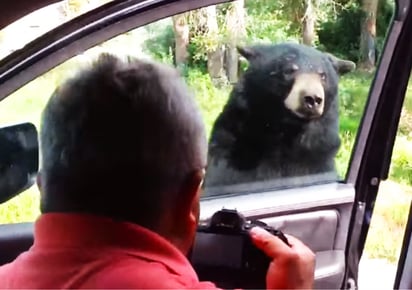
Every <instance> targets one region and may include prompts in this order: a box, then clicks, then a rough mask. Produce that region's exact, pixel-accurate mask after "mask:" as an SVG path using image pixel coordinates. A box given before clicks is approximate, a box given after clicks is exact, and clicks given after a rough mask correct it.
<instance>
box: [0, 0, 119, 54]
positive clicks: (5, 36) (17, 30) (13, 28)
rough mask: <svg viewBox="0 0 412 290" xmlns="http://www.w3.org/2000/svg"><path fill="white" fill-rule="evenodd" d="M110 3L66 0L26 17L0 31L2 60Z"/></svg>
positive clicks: (98, 0) (106, 0) (103, 0)
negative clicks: (53, 30)
mask: <svg viewBox="0 0 412 290" xmlns="http://www.w3.org/2000/svg"><path fill="white" fill-rule="evenodd" d="M110 1H112V0H64V1H59V2H58V3H55V4H52V5H48V6H46V7H44V8H42V9H39V10H35V11H33V12H31V13H29V14H27V15H25V16H24V17H22V18H21V19H19V20H17V21H15V22H13V23H11V24H9V25H8V26H6V27H4V28H3V29H1V30H0V43H1V45H0V60H1V59H2V58H4V57H6V56H7V55H9V54H10V53H12V52H14V51H16V50H19V49H21V48H23V47H24V46H25V45H27V44H28V43H29V42H30V41H32V40H34V39H36V38H37V37H39V36H40V35H42V34H44V33H46V32H48V31H50V30H52V29H53V28H55V27H57V26H59V25H61V24H63V23H65V22H68V21H70V20H71V19H73V18H75V17H76V16H78V15H80V14H83V13H86V12H88V11H90V10H92V9H94V8H96V7H98V6H101V5H103V4H105V3H107V2H110ZM16 35H18V37H16Z"/></svg>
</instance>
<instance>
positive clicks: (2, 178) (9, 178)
mask: <svg viewBox="0 0 412 290" xmlns="http://www.w3.org/2000/svg"><path fill="white" fill-rule="evenodd" d="M38 167H39V142H38V138H37V130H36V127H35V126H34V125H33V124H31V123H22V124H18V125H13V126H8V127H3V128H0V204H2V203H4V202H6V201H8V200H10V199H11V198H13V197H15V196H16V195H18V194H19V193H21V192H22V191H24V190H26V189H27V188H29V187H30V186H32V185H33V184H34V182H35V177H36V174H37V171H38Z"/></svg>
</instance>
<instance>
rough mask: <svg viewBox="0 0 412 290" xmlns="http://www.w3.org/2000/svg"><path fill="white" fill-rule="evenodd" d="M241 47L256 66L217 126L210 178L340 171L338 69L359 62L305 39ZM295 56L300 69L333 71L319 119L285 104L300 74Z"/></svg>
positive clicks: (226, 180) (211, 182) (220, 181)
mask: <svg viewBox="0 0 412 290" xmlns="http://www.w3.org/2000/svg"><path fill="white" fill-rule="evenodd" d="M239 51H240V53H241V54H242V55H243V56H245V57H246V58H247V59H248V60H249V68H248V69H247V71H246V72H245V73H244V74H243V76H242V78H241V79H240V80H239V82H238V83H237V84H236V86H235V87H234V89H233V91H232V92H231V95H230V97H229V100H228V102H227V104H226V105H225V107H224V108H223V111H222V113H221V114H220V115H219V117H218V118H217V120H216V122H215V124H214V127H213V129H212V133H211V137H210V143H209V157H208V158H209V159H208V169H207V176H206V183H205V184H206V186H216V185H229V184H236V183H245V182H253V181H263V180H274V179H279V180H282V179H283V181H284V180H285V178H286V177H297V176H299V177H300V178H299V180H300V181H299V182H307V181H310V180H311V177H310V176H313V174H315V175H317V176H318V177H319V176H320V175H322V174H326V176H328V177H327V178H329V179H330V178H336V177H337V176H336V169H335V162H334V158H335V155H336V153H337V151H338V149H339V146H340V138H339V134H338V133H339V115H338V80H339V75H338V72H339V73H340V74H343V73H346V72H349V71H351V70H353V68H354V64H353V63H351V62H347V61H343V60H339V59H337V58H335V57H333V56H332V55H330V54H325V53H322V52H320V51H318V50H316V49H314V48H310V47H307V46H303V45H298V44H286V43H285V44H277V45H260V46H254V47H250V48H239ZM293 63H295V64H297V65H298V66H299V70H298V72H297V74H299V73H305V72H306V73H307V72H319V71H322V72H324V74H325V76H326V79H325V80H324V82H323V87H324V91H325V108H324V112H323V115H322V116H321V117H320V118H318V119H311V120H307V119H302V118H299V117H297V116H296V115H295V114H293V113H292V112H291V111H290V110H288V109H287V108H286V107H285V105H284V100H285V98H286V96H287V95H288V94H289V92H290V90H291V88H292V85H293V82H294V77H292V76H291V74H290V66H291V65H292V64H293ZM294 75H296V74H294ZM319 174H320V175H319ZM303 177H305V179H309V180H306V181H304V178H303ZM286 179H287V178H286ZM294 182H295V183H296V179H295V181H294Z"/></svg>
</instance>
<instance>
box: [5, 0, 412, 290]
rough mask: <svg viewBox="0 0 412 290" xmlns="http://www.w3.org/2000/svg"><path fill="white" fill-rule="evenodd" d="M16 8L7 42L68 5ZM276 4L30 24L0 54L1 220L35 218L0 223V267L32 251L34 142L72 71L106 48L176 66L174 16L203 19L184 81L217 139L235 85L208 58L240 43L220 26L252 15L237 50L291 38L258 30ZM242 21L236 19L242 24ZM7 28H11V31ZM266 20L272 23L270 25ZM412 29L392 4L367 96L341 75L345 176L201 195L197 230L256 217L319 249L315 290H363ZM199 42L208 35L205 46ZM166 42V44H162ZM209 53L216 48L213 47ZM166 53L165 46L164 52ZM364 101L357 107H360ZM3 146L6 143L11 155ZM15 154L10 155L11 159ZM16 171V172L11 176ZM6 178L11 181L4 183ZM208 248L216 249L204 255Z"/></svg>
mask: <svg viewBox="0 0 412 290" xmlns="http://www.w3.org/2000/svg"><path fill="white" fill-rule="evenodd" d="M21 2H27V1H17V2H16V6H15V7H13V5H10V7H4V9H6V8H8V9H9V10H8V11H9V12H8V13H7V16H8V17H5V18H2V21H0V27H2V26H3V28H0V32H1V31H3V30H4V31H5V33H4V35H7V33H6V32H7V31H8V29H9V30H10V32H9V33H10V35H12V34H13V33H14V34H15V33H16V31H15V30H13V29H17V28H16V27H17V26H18V25H17V24H18V23H19V21H20V20H19V19H20V18H22V17H23V16H25V17H23V18H22V19H23V20H25V21H27V22H28V23H30V21H31V20H30V17H31V15H32V16H33V15H36V13H37V15H43V17H44V15H45V14H47V15H49V17H50V18H52V15H51V12H50V11H55V10H56V9H57V8H56V7H60V8H61V7H63V6H59V5H63V4H62V3H63V2H65V1H60V2H56V1H33V3H34V2H36V5H34V4H33V5H34V6H33V7H32V9H28V8H27V7H25V8H23V7H24V6H21V7H20V6H19V4H17V3H21ZM239 2H241V6H239ZM275 2H276V1H269V0H256V1H253V0H245V1H221V0H203V1H196V0H174V1H163V0H156V1H155V0H151V1H141V0H127V1H126V0H119V1H100V2H99V5H96V6H93V7H90V8H87V9H86V11H83V12H78V13H77V14H73V15H71V16H70V17H69V16H66V18H65V19H64V20H63V21H62V20H61V18H58V19H59V20H56V23H55V24H54V25H53V27H52V28H50V27H47V29H46V28H45V29H43V30H42V29H40V28H38V27H35V26H31V27H32V28H30V29H32V30H33V33H32V34H31V36H30V38H29V39H27V41H26V42H27V43H22V44H21V47H19V48H16V49H14V50H10V51H7V52H4V51H3V52H2V53H3V54H0V127H1V128H0V143H2V142H3V143H4V144H6V145H3V144H0V148H2V150H1V153H0V154H2V155H3V156H12V158H3V156H2V157H0V160H1V162H2V164H0V169H1V171H0V172H1V173H0V189H1V192H0V201H1V204H0V213H2V211H3V209H4V210H5V209H6V207H7V206H8V207H10V205H11V204H13V207H14V210H15V211H16V212H17V211H24V212H27V211H31V212H30V214H28V215H26V216H24V215H23V216H21V217H20V218H19V215H16V216H17V217H18V218H16V219H15V221H10V222H3V221H1V220H0V265H2V264H6V263H9V262H11V261H13V259H15V258H16V257H17V256H18V255H19V254H20V253H22V252H23V251H25V250H27V249H28V248H29V247H30V246H31V245H32V243H33V229H34V221H35V218H36V217H37V216H38V214H39V210H38V206H39V199H40V197H39V196H40V195H39V192H38V189H37V187H36V185H35V175H36V172H37V170H38V169H39V168H41V164H39V163H38V160H39V155H40V154H41V153H39V152H38V141H37V137H36V136H37V134H38V131H39V130H40V128H39V116H40V113H41V110H42V108H43V107H44V104H45V103H46V102H47V100H48V98H49V96H50V94H51V92H52V91H53V89H54V88H55V86H56V85H57V84H58V83H59V81H61V80H62V79H63V78H64V77H65V76H66V75H69V74H71V73H73V72H74V71H75V69H76V67H78V66H81V65H83V64H86V63H88V61H90V60H91V59H93V58H94V57H96V56H97V55H98V54H99V53H101V52H106V51H108V52H111V53H118V54H132V55H136V56H139V57H142V58H146V59H154V60H156V61H161V62H164V63H168V64H171V65H174V64H175V63H176V51H175V50H176V48H175V47H174V45H175V44H176V41H178V40H177V38H178V36H176V35H177V32H176V31H177V28H178V27H177V25H176V21H178V20H179V17H180V20H181V19H182V18H181V17H182V16H184V17H186V18H185V19H191V20H193V19H197V20H198V21H199V23H200V24H199V23H198V24H197V25H198V28H199V29H198V30H194V31H192V32H191V33H194V34H193V35H191V37H192V40H191V41H192V42H193V43H195V44H196V45H197V46H198V47H206V49H204V50H203V51H200V52H196V51H194V52H191V53H192V57H193V64H191V65H193V66H195V64H197V65H199V67H202V66H203V67H202V68H201V69H197V70H196V69H195V68H192V67H190V68H189V69H188V71H184V72H183V73H182V74H184V75H185V78H186V80H187V82H188V84H189V87H191V89H192V90H193V91H194V94H195V95H196V98H197V101H198V103H199V104H200V109H201V111H202V114H203V115H204V121H205V126H206V129H207V132H208V134H210V132H211V130H212V127H213V124H214V121H215V120H216V118H217V117H218V115H219V114H220V112H221V111H222V108H223V107H224V105H225V104H226V101H227V98H228V97H229V94H230V91H231V89H232V86H233V84H234V83H230V82H228V83H225V84H223V85H222V84H220V83H219V79H218V77H216V78H215V79H213V77H209V76H211V73H210V71H209V72H208V67H207V62H206V60H207V58H208V57H211V55H212V54H213V53H215V55H219V53H220V57H221V59H222V62H224V61H225V59H224V54H225V53H228V52H227V51H229V49H230V47H231V46H230V45H233V44H231V43H230V41H231V40H230V37H229V40H227V39H228V36H227V35H229V36H230V31H231V29H233V28H231V27H230V25H231V22H230V21H228V18H225V17H228V15H229V14H230V13H229V12H230V11H232V14H233V13H240V12H241V13H245V14H247V15H248V17H246V18H245V19H246V20H244V21H245V23H244V26H245V27H244V33H245V35H246V36H245V39H246V40H244V41H243V40H242V41H240V43H238V44H235V46H236V45H240V44H242V45H246V44H254V43H261V42H262V43H281V42H286V41H290V40H289V39H287V38H286V37H285V36H284V35H282V31H281V30H279V31H280V32H279V33H278V34H277V35H271V36H270V37H268V32H267V31H266V30H268V29H269V32H270V31H271V30H270V26H276V25H278V26H276V27H280V26H279V24H276V20H273V19H272V18H267V19H262V20H261V23H260V24H259V25H257V24H254V19H256V17H257V16H256V15H259V13H262V11H264V10H265V9H266V10H268V11H272V12H271V13H272V14H270V15H272V16H271V17H275V16H273V15H275V14H276V13H277V12H276V11H275V10H271V9H274V8H275V7H276V5H275V4H273V3H275ZM3 5H5V4H3V3H2V4H0V10H2V11H5V10H3V9H2V8H3V7H2V6H3ZM236 5H238V6H236ZM271 5H272V6H271ZM6 6H7V5H6ZM239 7H240V8H239ZM40 8H41V9H40ZM47 9H49V10H47ZM57 10H58V9H57ZM13 11H14V13H13ZM39 11H40V12H39ZM233 11H234V12H233ZM39 13H40V14H39ZM41 13H43V14H41ZM219 13H220V14H219ZM241 13H240V14H238V15H242V14H241ZM216 14H217V16H216ZM211 15H212V16H213V15H214V17H215V18H214V19H215V20H214V21H215V22H216V23H217V24H219V25H220V26H221V27H223V28H224V29H223V28H222V30H224V31H225V33H226V34H224V36H225V37H223V36H222V40H221V42H222V43H224V45H222V47H224V48H225V49H226V52H222V51H221V50H219V49H221V48H220V47H219V45H217V44H216V45H217V46H216V45H215V44H210V43H208V42H207V41H208V39H210V38H207V37H210V35H209V36H208V35H207V34H208V33H211V35H213V33H218V32H216V31H212V30H213V29H212V28H210V27H209V30H207V29H206V32H205V31H204V30H202V25H206V24H205V23H209V22H208V21H211V20H210V19H211ZM270 15H269V16H270ZM60 16H61V15H60ZM37 17H38V18H37V19H39V18H41V16H40V17H39V16H37ZM56 17H57V16H56ZM232 17H233V15H232ZM238 17H241V16H238ZM254 17H255V18H254ZM279 17H280V16H279ZM56 19H57V18H56ZM216 19H217V20H216ZM235 19H236V16H235ZM36 21H37V20H36ZM193 21H194V20H193ZM202 21H203V23H202ZM265 21H266V22H265ZM27 22H26V24H25V25H27ZM10 23H13V25H14V26H12V25H9V24H10ZM262 23H266V26H264V25H263V24H262ZM22 25H23V24H22ZM180 25H182V23H180ZM26 27H27V26H26ZM176 27H177V28H176ZM204 27H205V26H204ZM204 27H203V28H204ZM211 27H214V26H213V25H212V26H211ZM268 27H269V28H268ZM36 29H37V30H36ZM174 29H175V30H174ZM279 29H280V28H279ZM284 29H288V28H284ZM290 29H292V28H290ZM227 31H229V34H227ZM411 32H412V15H411V11H410V3H409V1H407V0H406V1H403V0H397V1H394V3H393V15H392V17H391V20H390V22H389V23H388V25H387V27H386V30H385V31H384V32H381V33H382V35H383V36H382V38H383V42H382V44H381V47H380V49H381V50H380V51H379V55H378V56H377V66H376V70H375V71H374V72H373V73H371V77H370V79H369V80H367V82H368V83H367V85H368V90H367V91H365V92H364V95H363V96H360V95H358V94H359V93H358V92H351V91H350V90H349V89H348V87H350V80H351V79H356V78H357V75H356V72H350V73H348V74H347V75H345V76H342V77H341V79H340V81H339V96H340V99H339V101H340V105H341V106H342V107H343V105H344V104H346V103H348V102H349V103H350V102H355V101H356V102H357V103H356V104H357V105H356V106H357V110H358V112H359V114H358V115H356V116H355V115H351V114H350V113H349V111H348V112H345V111H344V110H345V108H343V109H340V114H341V115H340V128H339V135H340V137H341V140H342V144H343V145H341V147H340V149H339V151H338V153H337V156H336V157H335V160H336V164H337V171H338V175H339V177H338V178H337V179H335V180H332V181H327V182H324V181H322V182H319V181H317V179H316V178H315V177H311V176H309V178H305V179H304V180H305V182H304V183H301V184H299V185H296V180H298V181H299V180H303V179H302V178H299V177H297V179H296V180H294V183H293V185H292V186H288V184H287V183H284V184H282V185H281V186H279V185H278V183H275V182H273V180H272V181H270V180H269V181H256V182H243V183H242V182H239V183H236V184H229V185H222V186H211V187H205V188H204V196H203V197H202V198H201V217H200V220H201V223H206V222H208V221H209V220H210V218H211V216H212V215H213V214H214V213H215V212H217V211H219V210H221V209H222V208H226V209H236V210H237V211H238V212H241V213H242V214H243V215H244V216H245V217H246V218H247V219H251V220H260V221H262V222H264V223H266V224H267V225H269V226H271V227H273V228H275V229H278V230H281V231H282V232H283V233H287V234H291V235H294V236H296V237H297V238H299V239H301V240H302V241H303V242H304V243H306V244H307V245H308V246H309V247H310V248H311V249H312V250H313V251H314V252H315V254H316V271H315V286H314V288H315V289H356V285H357V280H358V265H359V260H360V258H361V256H362V251H363V247H364V244H365V240H366V236H367V233H368V228H369V223H370V218H371V216H372V214H373V208H374V201H375V199H376V195H377V191H378V188H379V183H380V182H381V181H382V180H385V179H386V178H387V176H388V170H389V165H390V160H391V154H392V149H393V144H394V140H395V135H396V131H397V128H398V123H399V117H400V112H401V108H402V104H403V100H404V96H405V90H406V87H407V85H408V81H409V76H410V72H411V65H412V54H411V53H410V52H411V51H412V41H411V37H412V33H411ZM36 33H37V34H36ZM202 33H203V34H202ZM28 34H30V33H28ZM197 34H199V35H202V36H204V35H206V36H205V37H204V38H202V37H198V35H197ZM222 35H223V34H222ZM164 39H166V40H165V41H169V43H168V44H165V45H164V44H162V41H163V40H164ZM202 41H203V42H202ZM162 45H163V46H162ZM207 45H211V46H212V48H207ZM214 45H215V46H214ZM164 47H167V48H168V49H166V50H165V49H164ZM319 49H320V50H322V48H319ZM205 51H206V52H205ZM323 51H326V50H325V49H323ZM196 53H197V54H196ZM216 53H217V54H216ZM227 65H228V64H226V66H227ZM247 66H248V63H247V61H246V60H245V59H244V58H242V57H239V59H238V63H237V67H236V70H238V69H239V71H243V72H244V71H245V70H246V69H247ZM202 70H203V71H202ZM208 73H209V75H208ZM201 77H202V78H203V79H202V82H203V81H204V79H206V80H205V81H204V82H203V83H201V81H200V78H201ZM213 81H215V82H213ZM236 81H237V80H236ZM345 98H346V99H345ZM357 98H359V99H360V100H355V99H357ZM345 102H346V103H345ZM19 108H21V110H20V111H19ZM345 114H346V115H345ZM348 120H349V121H348ZM349 122H350V126H352V127H353V128H354V129H353V130H352V133H353V134H352V135H350V136H349V135H348V134H347V133H345V132H346V131H345V130H347V128H346V127H345V126H349V125H348V124H349ZM11 124H13V125H11ZM16 124H17V125H16ZM7 134H8V135H7ZM7 136H9V138H8V137H7ZM10 136H12V137H10ZM3 140H4V141H3ZM382 140H385V142H383V141H382ZM7 144H11V145H10V146H9V147H7V146H8V145H7ZM10 152H14V153H13V155H11V154H12V153H10ZM3 153H4V154H3ZM6 153H7V155H6ZM320 158H321V157H320ZM19 165H20V167H19ZM11 169H13V170H14V171H13V172H11ZM7 176H10V178H9V179H7ZM23 199H30V200H31V201H30V202H31V203H30V206H29V208H24V207H27V204H24V203H22V205H15V204H18V203H19V202H22V200H23ZM33 208H35V210H33ZM0 215H1V214H0ZM210 250H213V249H206V248H205V249H204V251H210ZM404 255H406V252H405V253H404ZM404 264H405V265H406V263H404ZM398 286H399V285H398ZM401 286H404V284H402V285H401Z"/></svg>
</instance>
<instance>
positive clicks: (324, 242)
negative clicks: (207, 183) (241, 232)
mask: <svg viewBox="0 0 412 290" xmlns="http://www.w3.org/2000/svg"><path fill="white" fill-rule="evenodd" d="M260 186H261V184H260ZM237 189H239V186H237ZM249 189H253V188H250V187H249ZM224 190H225V191H230V189H229V187H225V189H224ZM217 191H218V189H217V188H210V189H209V188H207V189H206V196H208V195H209V194H210V192H217ZM354 197H355V193H354V190H353V187H352V186H350V185H347V184H340V183H330V184H323V185H316V186H310V187H301V188H294V189H284V190H276V191H274V190H272V191H270V190H268V191H266V192H252V193H250V194H243V195H239V196H230V197H220V198H217V199H208V198H205V199H204V200H202V201H201V220H202V221H203V222H204V223H206V222H207V221H208V219H209V218H210V217H211V215H212V214H213V213H214V212H215V211H217V210H220V209H222V208H223V207H224V208H227V209H237V210H238V211H239V212H241V213H243V214H244V215H245V216H246V217H247V218H250V219H259V220H260V221H263V222H265V223H267V224H268V225H270V226H273V227H274V228H276V229H280V230H281V231H283V232H284V233H286V234H291V235H294V236H296V237H298V238H299V239H301V240H302V241H303V242H304V243H305V244H306V245H308V246H309V247H310V248H311V249H312V250H313V251H314V252H315V254H316V272H315V288H316V289H338V288H340V287H341V285H342V282H343V279H344V273H345V245H346V239H347V232H348V227H349V221H350V217H351V212H352V207H353V201H354Z"/></svg>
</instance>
